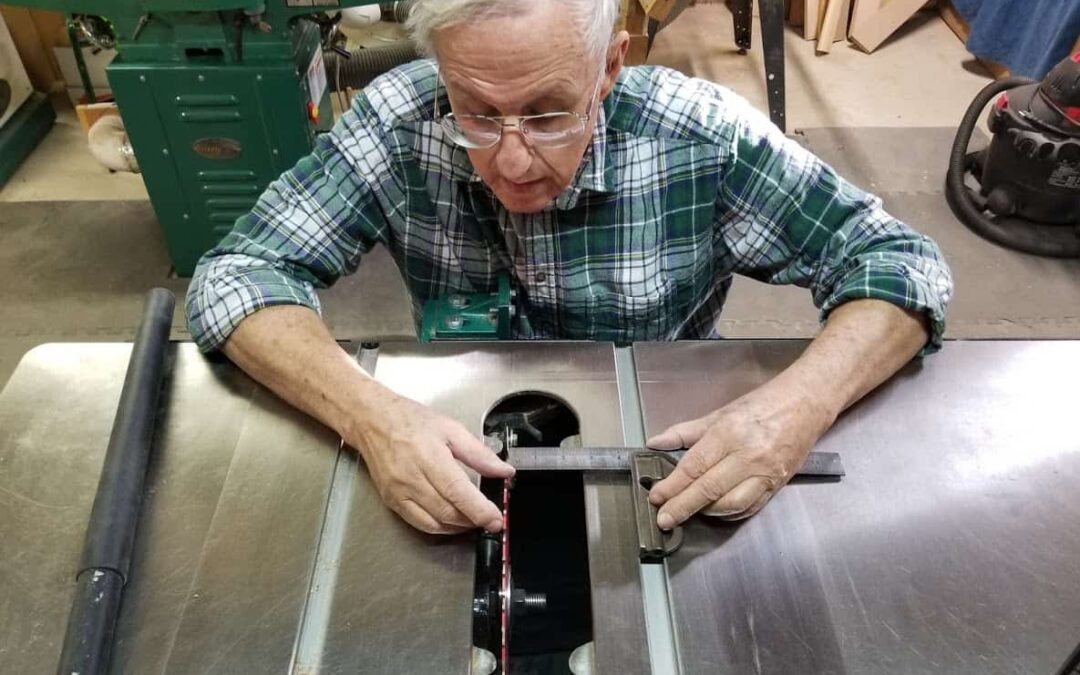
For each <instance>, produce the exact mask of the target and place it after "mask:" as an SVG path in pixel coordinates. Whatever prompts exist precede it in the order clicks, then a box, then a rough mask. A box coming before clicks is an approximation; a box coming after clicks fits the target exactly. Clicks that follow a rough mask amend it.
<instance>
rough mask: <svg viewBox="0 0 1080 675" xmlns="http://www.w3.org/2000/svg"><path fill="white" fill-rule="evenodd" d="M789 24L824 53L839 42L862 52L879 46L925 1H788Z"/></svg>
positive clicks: (925, 0)
mask: <svg viewBox="0 0 1080 675" xmlns="http://www.w3.org/2000/svg"><path fill="white" fill-rule="evenodd" d="M788 2H789V4H788V22H789V23H791V24H793V25H796V26H800V25H801V26H802V28H803V37H804V38H805V39H807V40H816V41H817V51H818V53H821V54H827V53H829V52H830V51H832V48H833V45H834V44H835V43H837V42H840V41H841V40H845V39H846V40H850V41H851V42H852V43H853V44H854V45H855V46H856V47H858V48H859V49H862V50H863V51H865V52H868V53H869V52H872V51H874V50H875V49H877V48H878V47H880V46H881V44H882V43H883V42H885V40H887V39H888V38H889V36H890V35H892V34H893V33H895V32H896V31H897V29H898V28H900V26H902V25H904V23H906V22H907V20H908V19H910V18H911V17H912V16H914V14H915V13H916V12H918V11H919V10H920V9H922V7H923V5H925V4H926V3H927V0H788Z"/></svg>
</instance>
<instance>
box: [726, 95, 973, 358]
mask: <svg viewBox="0 0 1080 675" xmlns="http://www.w3.org/2000/svg"><path fill="white" fill-rule="evenodd" d="M735 98H737V97H735ZM743 103H745V102H743ZM738 117H739V119H738V121H737V122H736V123H734V124H732V125H730V126H728V128H729V129H731V133H730V137H729V138H727V139H725V143H724V147H723V148H722V152H721V157H722V161H723V162H724V168H723V172H722V177H721V180H720V187H719V195H718V202H717V206H718V209H717V213H718V220H717V230H716V234H715V237H716V241H715V246H716V250H717V251H718V252H719V255H721V256H729V257H730V258H729V259H728V260H727V261H725V262H726V264H727V265H729V266H730V268H731V269H734V270H735V271H736V272H737V273H740V274H743V275H745V276H749V277H752V278H754V279H757V280H759V281H764V282H767V283H771V284H794V285H798V286H803V287H806V288H809V289H810V290H811V292H812V294H813V300H814V304H815V305H816V306H817V307H818V308H819V309H820V310H821V318H822V321H824V320H825V319H826V318H827V317H828V314H829V312H830V311H832V310H833V309H834V308H836V307H837V306H839V305H841V304H843V303H845V302H848V301H851V300H857V299H863V298H875V299H879V300H884V301H887V302H890V303H892V304H894V305H897V306H898V307H901V308H903V309H907V310H911V311H914V312H918V313H922V314H924V315H925V316H926V318H927V324H928V328H929V330H930V337H929V340H928V342H927V344H926V346H925V348H924V349H923V353H931V352H934V351H937V350H938V349H939V348H940V347H941V341H942V336H943V334H944V331H945V314H946V307H947V305H948V302H949V299H950V297H951V295H952V288H953V284H952V275H951V273H950V271H949V267H948V265H947V263H946V262H945V259H944V256H943V255H942V253H941V250H940V249H939V248H938V246H937V244H936V243H934V241H933V240H931V239H930V238H929V237H926V236H924V235H921V234H919V233H918V232H916V231H914V230H913V229H912V228H910V227H908V226H907V225H906V224H904V223H902V222H900V221H899V220H897V219H896V218H893V217H892V216H890V215H889V214H888V213H886V212H885V210H884V208H883V205H882V202H881V200H880V199H879V198H877V197H875V196H873V195H871V194H868V193H866V192H863V191H862V190H860V189H859V188H857V187H855V186H854V185H852V184H851V183H849V182H847V181H845V180H844V179H843V178H841V177H840V176H838V175H837V173H836V172H835V171H834V170H833V169H832V168H831V167H829V166H828V165H827V164H825V163H824V162H822V161H821V160H819V159H818V158H817V157H815V156H814V155H813V154H812V153H810V152H809V151H807V150H806V149H805V148H803V147H802V146H800V145H799V144H798V143H796V142H795V141H793V140H791V139H788V138H786V137H785V136H784V135H783V134H782V133H781V132H780V131H779V130H778V129H777V128H776V127H774V126H772V125H771V124H769V123H768V121H767V120H766V119H765V118H764V116H763V115H761V114H760V113H759V112H757V111H756V110H753V109H752V108H751V107H750V106H749V105H746V106H745V109H743V110H741V111H740V112H739V115H738Z"/></svg>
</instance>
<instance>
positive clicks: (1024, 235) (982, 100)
mask: <svg viewBox="0 0 1080 675" xmlns="http://www.w3.org/2000/svg"><path fill="white" fill-rule="evenodd" d="M1035 82H1036V80H1031V79H1028V78H1026V77H1007V78H1005V79H1003V80H998V81H997V82H991V83H990V84H989V85H988V86H987V87H986V88H984V89H983V90H982V91H981V92H979V95H978V96H976V97H975V100H974V101H972V102H971V106H969V107H968V109H967V112H966V113H964V117H963V119H962V120H961V121H960V127H959V128H958V129H957V130H956V140H955V141H953V146H952V152H951V154H950V155H949V170H948V173H947V174H946V176H945V198H946V199H947V200H948V202H949V206H951V207H952V210H953V213H955V214H956V216H957V217H958V218H960V220H962V221H963V222H964V224H965V225H967V226H968V227H970V228H971V229H972V230H974V231H975V233H976V234H978V235H979V236H981V237H983V238H985V239H988V240H990V241H992V242H994V243H995V244H999V245H1001V246H1004V247H1006V248H1011V249H1014V250H1017V251H1021V252H1023V253H1031V254H1033V255H1040V256H1047V257H1052V258H1076V257H1080V237H1077V236H1076V234H1075V233H1074V231H1073V230H1072V228H1069V227H1067V226H1060V225H1047V226H1038V225H1032V224H1030V223H1025V222H1023V221H1017V220H1011V221H1010V220H1007V219H1001V218H997V219H995V218H991V217H989V216H987V215H986V214H985V213H984V212H983V210H982V209H981V208H980V207H979V206H978V205H977V204H976V203H975V200H974V199H973V198H972V196H971V192H970V190H969V189H968V188H967V186H965V185H964V174H965V172H966V171H967V162H968V159H967V154H968V151H967V149H968V143H969V142H970V141H971V135H972V134H973V133H974V131H975V125H976V124H978V121H979V116H980V115H981V114H982V111H983V108H985V107H986V106H987V104H988V103H990V101H992V100H993V99H994V97H995V96H997V95H998V94H1000V93H1001V92H1003V91H1005V90H1007V89H1013V88H1016V87H1019V86H1022V85H1025V84H1034V83H1035Z"/></svg>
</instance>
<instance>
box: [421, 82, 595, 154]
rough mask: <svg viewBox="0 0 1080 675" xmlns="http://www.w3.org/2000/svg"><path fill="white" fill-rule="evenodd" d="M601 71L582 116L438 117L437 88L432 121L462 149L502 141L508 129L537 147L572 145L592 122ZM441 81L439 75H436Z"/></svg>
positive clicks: (449, 114)
mask: <svg viewBox="0 0 1080 675" xmlns="http://www.w3.org/2000/svg"><path fill="white" fill-rule="evenodd" d="M603 76H604V70H603V69H601V70H600V77H599V78H597V80H596V88H595V89H594V90H593V94H592V98H590V99H589V107H588V109H587V110H586V111H585V114H584V115H582V114H580V113H575V112H553V113H544V114H542V115H505V116H499V115H458V114H456V113H453V112H449V113H447V114H445V115H441V114H440V111H439V101H438V89H436V94H435V97H436V98H435V120H436V121H437V122H439V124H440V125H441V126H442V128H443V130H444V131H445V132H446V134H447V135H448V136H449V137H450V140H451V141H453V142H454V143H455V144H457V145H460V146H461V147H463V148H468V149H470V150H482V149H486V148H492V147H495V146H496V145H498V143H499V141H501V140H502V135H503V129H505V128H506V127H511V128H514V129H517V130H518V133H520V134H521V135H522V136H523V137H524V138H526V139H528V141H529V142H530V143H532V144H533V145H535V146H537V147H543V148H564V147H566V146H568V145H572V144H573V143H574V142H575V141H577V140H578V139H579V138H581V136H582V135H583V134H584V133H585V128H586V126H587V125H588V124H589V120H590V119H592V115H593V108H594V106H595V104H596V97H597V94H599V93H600V83H601V82H603ZM439 79H440V81H441V80H442V75H439Z"/></svg>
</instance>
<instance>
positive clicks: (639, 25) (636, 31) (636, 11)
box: [623, 0, 649, 35]
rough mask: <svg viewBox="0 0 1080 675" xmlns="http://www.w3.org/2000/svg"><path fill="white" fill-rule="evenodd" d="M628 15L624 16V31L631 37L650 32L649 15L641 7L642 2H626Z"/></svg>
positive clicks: (637, 0)
mask: <svg viewBox="0 0 1080 675" xmlns="http://www.w3.org/2000/svg"><path fill="white" fill-rule="evenodd" d="M624 1H625V3H626V4H625V7H626V13H625V14H624V15H623V17H624V20H623V30H625V31H626V32H628V33H630V35H645V34H647V33H648V30H649V15H648V14H646V13H645V8H644V7H642V6H641V0H624Z"/></svg>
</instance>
